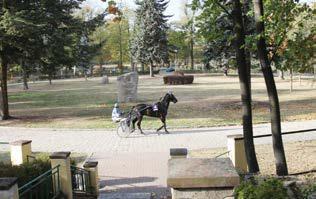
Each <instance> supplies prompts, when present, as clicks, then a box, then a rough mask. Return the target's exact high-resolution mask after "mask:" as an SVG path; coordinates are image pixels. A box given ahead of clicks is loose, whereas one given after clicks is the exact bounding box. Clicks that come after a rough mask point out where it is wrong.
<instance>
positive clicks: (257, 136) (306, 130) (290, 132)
mask: <svg viewBox="0 0 316 199" xmlns="http://www.w3.org/2000/svg"><path fill="white" fill-rule="evenodd" d="M312 131H316V129H304V130H297V131H288V132H282V133H281V135H290V134H297V133H306V132H312ZM270 136H272V134H263V135H255V136H253V138H262V137H270ZM243 139H244V137H240V138H236V140H243Z"/></svg>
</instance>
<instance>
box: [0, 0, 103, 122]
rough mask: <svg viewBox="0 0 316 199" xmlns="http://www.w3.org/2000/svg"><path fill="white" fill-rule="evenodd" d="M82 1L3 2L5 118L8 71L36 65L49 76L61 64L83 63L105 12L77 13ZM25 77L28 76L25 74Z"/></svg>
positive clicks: (0, 48)
mask: <svg viewBox="0 0 316 199" xmlns="http://www.w3.org/2000/svg"><path fill="white" fill-rule="evenodd" d="M82 2H83V0H68V1H51V0H31V1H9V0H3V1H1V2H0V61H1V69H2V70H1V71H2V72H1V92H2V93H1V94H2V117H3V118H8V117H9V112H8V97H7V88H6V87H7V85H6V84H7V71H8V66H9V65H14V64H20V65H21V66H22V69H23V71H24V72H29V71H32V70H30V69H33V68H34V66H36V67H37V68H38V69H40V71H41V72H42V73H44V74H47V75H48V76H49V79H50V80H51V78H52V77H53V76H54V74H55V73H56V71H57V70H58V69H59V68H61V67H69V68H71V67H72V66H74V65H77V64H78V63H79V62H80V59H79V58H82V57H85V58H89V56H82V54H80V53H81V52H82V50H81V49H80V48H82V47H83V46H84V45H80V43H82V42H81V41H82V38H87V35H88V34H90V33H91V31H93V30H94V29H95V28H96V27H97V26H99V25H100V24H101V23H102V22H103V18H104V15H105V14H104V13H102V14H100V15H97V16H96V17H93V18H91V19H89V20H82V19H80V18H77V17H75V16H74V12H75V11H76V10H78V9H80V4H81V3H82ZM25 77H26V76H25Z"/></svg>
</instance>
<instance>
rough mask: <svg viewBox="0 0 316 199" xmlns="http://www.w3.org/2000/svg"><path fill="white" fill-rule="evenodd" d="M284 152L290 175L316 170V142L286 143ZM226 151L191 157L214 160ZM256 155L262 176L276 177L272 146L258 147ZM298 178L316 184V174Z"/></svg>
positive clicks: (204, 151)
mask: <svg viewBox="0 0 316 199" xmlns="http://www.w3.org/2000/svg"><path fill="white" fill-rule="evenodd" d="M284 150H285V154H286V159H287V164H288V169H289V173H290V174H295V173H300V172H307V171H312V170H314V171H315V170H316V140H310V141H299V142H289V143H285V144H284ZM226 151H227V149H226V148H216V149H202V150H193V151H191V152H190V156H191V157H199V158H214V157H216V156H217V155H220V154H222V153H225V152H226ZM256 154H257V158H258V163H259V167H260V174H261V175H264V176H266V175H268V176H270V175H275V163H274V158H273V157H274V156H273V150H272V146H271V144H264V145H256ZM226 156H227V155H226ZM224 157H225V156H224ZM298 178H299V179H301V180H304V181H308V182H316V172H310V173H307V174H302V175H299V176H298Z"/></svg>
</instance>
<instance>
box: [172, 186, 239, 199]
mask: <svg viewBox="0 0 316 199" xmlns="http://www.w3.org/2000/svg"><path fill="white" fill-rule="evenodd" d="M233 193H234V189H233V188H194V189H171V194H172V198H173V199H193V198H194V199H217V198H218V199H223V198H225V199H230V198H232V199H233V198H234V197H233V196H232V195H233Z"/></svg>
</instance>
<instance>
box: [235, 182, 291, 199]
mask: <svg viewBox="0 0 316 199" xmlns="http://www.w3.org/2000/svg"><path fill="white" fill-rule="evenodd" d="M235 194H236V198H238V199H285V198H287V190H286V188H284V187H283V183H282V181H280V180H278V179H275V178H268V179H265V180H264V181H262V182H260V183H258V184H257V183H255V182H253V181H245V182H243V183H241V185H240V186H239V187H237V189H236V191H235Z"/></svg>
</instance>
